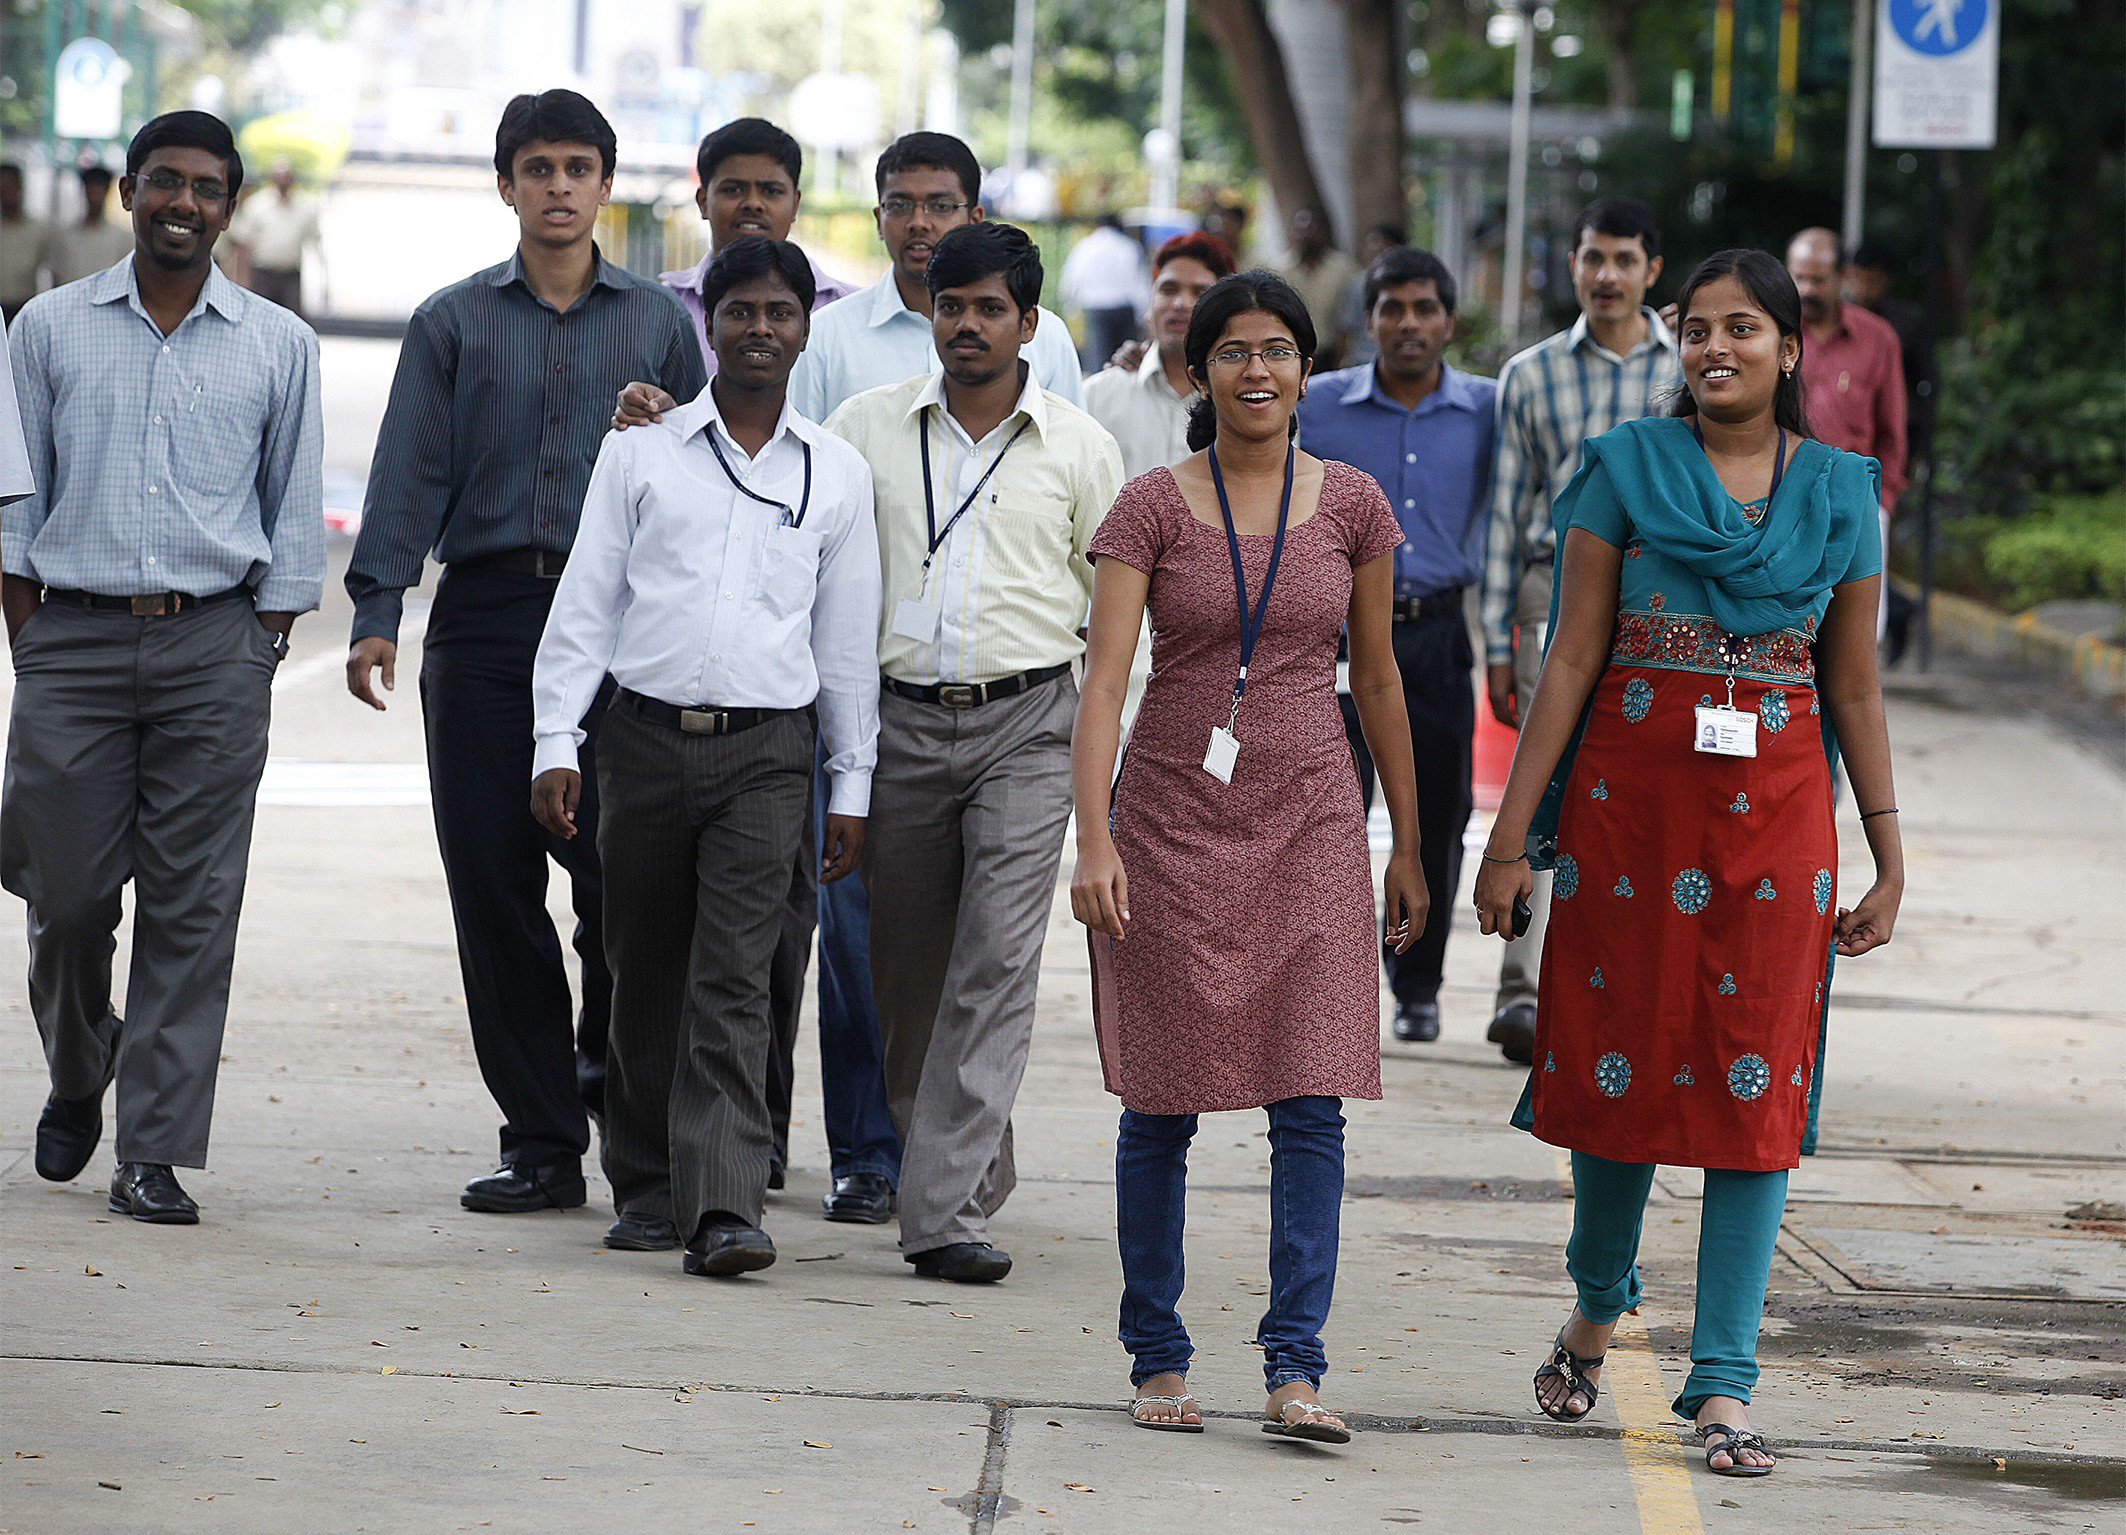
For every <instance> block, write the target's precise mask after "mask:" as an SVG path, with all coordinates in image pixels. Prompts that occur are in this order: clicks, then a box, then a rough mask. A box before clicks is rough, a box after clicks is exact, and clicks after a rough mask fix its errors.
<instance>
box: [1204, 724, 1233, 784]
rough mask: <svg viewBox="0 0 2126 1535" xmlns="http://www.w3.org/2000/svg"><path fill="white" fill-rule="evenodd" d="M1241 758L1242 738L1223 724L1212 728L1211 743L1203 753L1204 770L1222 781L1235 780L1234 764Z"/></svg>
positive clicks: (1229, 781)
mask: <svg viewBox="0 0 2126 1535" xmlns="http://www.w3.org/2000/svg"><path fill="white" fill-rule="evenodd" d="M1239 760H1240V738H1239V737H1238V736H1236V735H1234V734H1233V732H1232V731H1230V730H1228V729H1226V728H1225V727H1224V726H1223V725H1216V726H1213V727H1212V729H1211V744H1210V748H1209V750H1207V751H1205V752H1204V754H1203V770H1204V772H1206V773H1208V774H1210V775H1211V777H1213V778H1215V779H1217V780H1218V781H1219V782H1220V783H1225V784H1229V783H1231V782H1232V781H1233V764H1234V763H1235V762H1237V761H1239Z"/></svg>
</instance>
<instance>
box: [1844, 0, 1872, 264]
mask: <svg viewBox="0 0 2126 1535" xmlns="http://www.w3.org/2000/svg"><path fill="white" fill-rule="evenodd" d="M1874 46H1875V0H1853V73H1852V77H1851V78H1850V79H1849V80H1848V81H1847V84H1846V109H1845V223H1844V226H1843V228H1842V231H1841V232H1842V233H1843V235H1844V237H1845V248H1846V253H1847V254H1848V255H1851V254H1852V252H1853V249H1854V247H1855V246H1857V245H1859V244H1860V242H1861V240H1862V239H1864V238H1865V237H1866V226H1865V218H1866V213H1867V196H1868V87H1869V85H1870V83H1871V81H1872V79H1873V67H1874V66H1873V62H1872V59H1871V57H1870V56H1871V54H1872V52H1873V50H1874Z"/></svg>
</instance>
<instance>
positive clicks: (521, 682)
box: [421, 563, 613, 1167]
mask: <svg viewBox="0 0 2126 1535" xmlns="http://www.w3.org/2000/svg"><path fill="white" fill-rule="evenodd" d="M554 587H555V583H554V581H553V580H552V579H551V578H547V577H540V576H534V575H529V574H524V573H520V572H516V571H506V570H496V569H494V568H493V567H491V566H482V565H479V564H475V563H466V564H461V565H451V566H446V567H445V569H444V572H443V575H442V578H441V580H440V581H439V582H438V583H437V586H436V596H435V606H434V607H433V609H432V610H431V611H430V613H429V618H428V631H427V636H426V638H425V640H424V641H423V658H422V662H421V712H422V715H423V718H424V720H425V722H426V726H427V735H428V781H429V799H430V803H431V805H432V807H433V809H434V812H435V821H436V842H437V844H438V846H439V847H440V849H441V851H442V855H443V874H444V878H445V880H446V882H447V883H448V885H449V889H450V910H451V917H452V919H453V921H454V923H455V924H456V927H457V937H458V965H459V968H460V970H461V972H462V973H463V975H464V980H465V1011H466V1013H467V1015H468V1017H469V1019H470V1021H471V1024H472V1043H473V1052H474V1054H475V1055H476V1056H477V1057H478V1059H479V1062H480V1075H481V1077H482V1078H484V1079H485V1081H486V1083H487V1090H488V1091H489V1092H490V1093H492V1094H493V1095H494V1099H495V1103H496V1104H497V1106H499V1107H500V1108H501V1110H502V1160H503V1161H505V1162H510V1163H514V1164H517V1165H520V1166H525V1167H535V1166H536V1167H552V1166H556V1165H559V1166H568V1167H573V1166H575V1165H576V1164H577V1163H578V1162H580V1160H581V1159H582V1157H583V1154H584V1153H585V1152H586V1151H588V1150H589V1149H590V1125H589V1121H588V1118H587V1111H590V1112H599V1111H602V1108H603V1099H604V1092H605V1036H606V1025H607V1021H608V1019H609V1018H610V1017H611V1013H612V997H613V982H612V975H611V973H610V972H609V971H608V970H607V968H606V963H605V936H604V926H603V922H602V920H601V906H602V903H603V900H604V891H603V888H602V882H601V880H600V876H599V868H598V787H597V785H598V778H597V761H596V756H595V753H594V750H593V748H594V746H595V743H596V740H597V729H598V724H599V721H600V719H601V717H602V716H603V715H604V712H605V706H606V703H607V701H608V697H609V694H610V688H611V685H610V683H608V685H607V688H606V689H605V690H603V691H601V692H600V694H599V697H598V700H597V702H595V703H593V704H592V706H591V708H590V711H589V712H588V713H587V714H586V715H585V716H584V721H583V724H584V729H585V730H587V731H589V732H590V737H591V738H590V740H589V741H586V742H585V743H584V747H583V751H582V758H581V761H582V773H583V798H582V801H581V803H580V804H579V805H578V806H577V808H576V828H577V830H576V835H575V837H573V838H572V839H566V840H564V839H563V838H560V837H557V836H555V835H553V833H551V832H549V831H547V830H546V829H545V828H544V827H543V826H541V825H540V824H539V823H538V822H537V821H536V820H534V819H533V817H532V813H531V779H532V697H531V683H532V660H533V657H534V656H535V654H536V653H537V651H538V647H539V636H540V633H541V632H542V631H543V630H544V629H545V627H546V612H547V608H548V607H549V606H550V605H551V604H552V602H553V596H554ZM549 858H551V859H552V860H553V861H554V862H555V863H558V864H559V865H560V866H561V868H562V869H563V871H564V872H565V873H566V874H567V875H568V879H569V893H570V904H571V906H573V908H574V909H575V913H576V930H575V935H574V944H575V949H576V955H577V958H578V959H579V960H580V962H581V967H582V972H583V998H582V1005H581V1007H580V1009H579V1008H573V1007H572V1006H571V1003H570V997H569V979H568V970H567V967H566V962H565V960H564V959H563V956H562V953H561V941H560V937H559V935H558V934H557V933H556V932H555V931H554V923H553V919H552V918H551V917H550V916H548V915H547V910H546V883H547V873H548V870H547V860H548V859H549Z"/></svg>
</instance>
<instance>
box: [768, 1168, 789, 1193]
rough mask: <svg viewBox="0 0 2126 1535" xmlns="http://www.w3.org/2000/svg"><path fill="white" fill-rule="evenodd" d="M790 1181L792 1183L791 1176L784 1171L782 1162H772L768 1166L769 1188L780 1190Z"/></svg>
mask: <svg viewBox="0 0 2126 1535" xmlns="http://www.w3.org/2000/svg"><path fill="white" fill-rule="evenodd" d="M789 1181H790V1175H789V1174H788V1173H787V1172H786V1171H784V1169H783V1165H782V1163H780V1162H770V1163H769V1164H768V1187H769V1188H771V1189H779V1188H781V1187H783V1186H784V1185H785V1184H787V1183H788V1182H789Z"/></svg>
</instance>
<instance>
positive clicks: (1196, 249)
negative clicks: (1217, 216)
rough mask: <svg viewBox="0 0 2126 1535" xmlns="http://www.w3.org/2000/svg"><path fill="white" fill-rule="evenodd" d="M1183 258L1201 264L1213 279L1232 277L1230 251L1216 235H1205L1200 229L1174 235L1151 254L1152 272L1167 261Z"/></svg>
mask: <svg viewBox="0 0 2126 1535" xmlns="http://www.w3.org/2000/svg"><path fill="white" fill-rule="evenodd" d="M1184 257H1186V258H1187V259H1188V260H1190V261H1200V262H1202V263H1203V264H1204V265H1205V266H1207V267H1209V268H1210V269H1211V276H1213V277H1231V276H1232V275H1233V266H1234V261H1233V252H1232V250H1231V249H1230V248H1229V247H1228V246H1227V245H1226V243H1225V241H1223V240H1221V239H1219V238H1218V237H1217V236H1216V235H1214V234H1205V233H1204V232H1203V231H1202V230H1200V229H1199V230H1195V231H1193V232H1192V233H1189V234H1185V235H1175V236H1174V237H1173V238H1172V239H1170V240H1168V241H1166V242H1165V243H1164V244H1162V245H1161V246H1160V247H1159V248H1158V249H1157V250H1156V251H1154V252H1152V271H1153V272H1154V273H1156V272H1158V270H1159V269H1160V268H1161V267H1163V266H1165V265H1166V264H1167V263H1168V262H1169V261H1179V260H1182V259H1183V258H1184Z"/></svg>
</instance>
